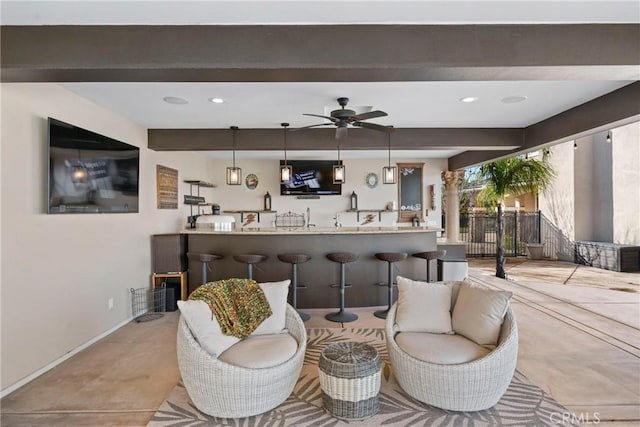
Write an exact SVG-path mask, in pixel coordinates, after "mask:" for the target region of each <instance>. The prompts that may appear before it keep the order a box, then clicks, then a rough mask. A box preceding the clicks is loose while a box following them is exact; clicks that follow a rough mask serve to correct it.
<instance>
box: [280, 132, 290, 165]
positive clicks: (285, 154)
mask: <svg viewBox="0 0 640 427" xmlns="http://www.w3.org/2000/svg"><path fill="white" fill-rule="evenodd" d="M281 125H282V131H283V133H284V165H285V166H287V126H289V123H281Z"/></svg>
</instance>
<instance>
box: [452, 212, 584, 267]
mask: <svg viewBox="0 0 640 427" xmlns="http://www.w3.org/2000/svg"><path fill="white" fill-rule="evenodd" d="M503 220H504V236H503V240H502V242H503V244H504V250H505V256H524V255H527V249H526V245H527V243H543V244H544V250H543V254H544V257H545V258H551V259H560V260H563V261H572V262H573V261H574V254H575V243H574V242H573V241H572V240H571V239H569V238H568V237H567V236H565V235H564V234H563V233H562V231H561V230H560V229H559V228H558V227H556V226H555V225H554V224H552V223H551V221H549V219H548V218H547V217H545V216H544V215H543V214H542V213H541V212H540V211H537V212H518V213H516V212H505V213H504V216H503ZM442 224H443V227H446V223H445V218H444V216H443V217H442ZM460 240H462V241H464V242H465V243H466V247H467V256H469V257H494V256H496V250H497V246H496V215H495V214H494V215H488V214H480V213H473V214H469V215H461V216H460Z"/></svg>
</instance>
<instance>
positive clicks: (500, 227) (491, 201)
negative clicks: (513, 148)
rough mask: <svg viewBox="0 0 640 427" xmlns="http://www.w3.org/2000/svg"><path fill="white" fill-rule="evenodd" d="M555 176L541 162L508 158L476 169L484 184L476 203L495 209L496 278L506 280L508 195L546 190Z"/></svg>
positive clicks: (547, 166) (479, 178)
mask: <svg viewBox="0 0 640 427" xmlns="http://www.w3.org/2000/svg"><path fill="white" fill-rule="evenodd" d="M554 176H555V173H554V171H553V168H552V167H551V165H550V164H549V163H548V162H547V156H543V158H542V160H535V159H525V158H524V157H521V156H518V157H510V158H507V159H501V160H496V161H495V162H491V163H487V164H484V165H482V166H480V168H479V169H478V172H477V176H476V179H477V180H478V181H481V182H483V183H484V185H485V186H484V188H483V189H482V191H481V192H480V194H479V195H478V199H479V200H481V201H483V202H484V203H485V204H488V205H495V206H496V207H497V217H496V244H497V248H496V249H497V250H496V276H497V277H500V278H503V279H504V278H506V275H505V272H504V242H503V241H502V240H503V235H504V220H503V217H502V214H503V204H504V199H505V197H506V196H507V195H512V196H519V195H522V194H524V193H528V192H537V191H539V190H545V189H546V188H547V187H548V186H549V184H550V183H551V181H552V180H553V178H554Z"/></svg>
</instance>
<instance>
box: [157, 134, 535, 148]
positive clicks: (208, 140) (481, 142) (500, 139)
mask: <svg viewBox="0 0 640 427" xmlns="http://www.w3.org/2000/svg"><path fill="white" fill-rule="evenodd" d="M282 132H283V131H282V130H281V129H240V130H238V131H237V134H236V150H251V151H254V150H282V149H283V148H284V136H283V133H282ZM288 132H289V133H288V134H287V149H289V150H303V151H304V150H307V151H309V150H326V149H334V148H336V147H337V145H338V142H339V143H340V149H342V150H378V149H387V147H388V142H387V134H385V133H382V132H376V131H371V130H367V129H349V134H348V136H347V137H346V138H341V139H340V140H336V139H335V130H334V129H333V128H330V129H305V130H300V131H295V132H293V131H291V130H289V131H288ZM148 141H149V143H148V147H149V148H150V149H152V150H156V151H219V150H231V148H232V145H233V134H232V131H231V130H229V129H149V131H148ZM521 144H522V130H521V129H488V128H424V129H423V128H419V129H418V128H401V129H396V130H395V131H394V132H393V134H391V147H392V149H394V150H474V149H476V150H478V149H482V148H484V149H495V150H499V149H502V150H504V149H513V148H516V147H520V146H521Z"/></svg>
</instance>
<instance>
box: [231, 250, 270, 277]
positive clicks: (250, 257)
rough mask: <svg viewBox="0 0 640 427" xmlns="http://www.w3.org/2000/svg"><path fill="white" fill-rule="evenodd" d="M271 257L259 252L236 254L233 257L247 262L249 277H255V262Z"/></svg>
mask: <svg viewBox="0 0 640 427" xmlns="http://www.w3.org/2000/svg"><path fill="white" fill-rule="evenodd" d="M267 258H269V257H268V256H266V255H258V254H242V255H234V256H233V259H234V260H236V261H238V262H242V263H244V264H247V278H249V279H253V264H258V263H259V262H262V261H264V260H266V259H267Z"/></svg>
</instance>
